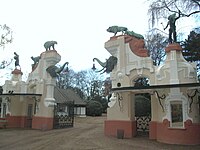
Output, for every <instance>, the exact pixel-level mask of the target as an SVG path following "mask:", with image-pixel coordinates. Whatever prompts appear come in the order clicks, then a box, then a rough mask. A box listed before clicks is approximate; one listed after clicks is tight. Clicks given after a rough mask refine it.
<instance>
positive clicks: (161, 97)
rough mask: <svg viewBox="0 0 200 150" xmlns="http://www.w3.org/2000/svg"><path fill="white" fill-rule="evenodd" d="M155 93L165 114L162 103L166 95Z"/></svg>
mask: <svg viewBox="0 0 200 150" xmlns="http://www.w3.org/2000/svg"><path fill="white" fill-rule="evenodd" d="M154 93H155V94H156V96H157V98H158V101H159V104H160V106H161V107H162V110H163V112H164V111H165V110H164V107H163V105H162V103H161V100H163V99H165V98H166V95H165V94H162V95H161V96H160V95H159V94H158V91H154Z"/></svg>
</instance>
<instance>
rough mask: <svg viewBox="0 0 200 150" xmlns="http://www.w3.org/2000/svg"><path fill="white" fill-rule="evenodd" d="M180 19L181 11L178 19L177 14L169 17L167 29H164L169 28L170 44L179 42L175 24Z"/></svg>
mask: <svg viewBox="0 0 200 150" xmlns="http://www.w3.org/2000/svg"><path fill="white" fill-rule="evenodd" d="M179 18H180V11H179V16H178V17H176V13H174V14H172V15H170V16H169V17H168V23H167V25H166V27H165V28H164V30H165V29H166V28H167V27H168V26H169V43H172V42H177V39H176V25H175V23H176V20H177V19H179ZM172 34H173V40H172Z"/></svg>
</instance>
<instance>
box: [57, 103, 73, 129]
mask: <svg viewBox="0 0 200 150" xmlns="http://www.w3.org/2000/svg"><path fill="white" fill-rule="evenodd" d="M73 125H74V102H73V101H71V102H67V103H57V105H55V106H54V129H59V128H68V127H73Z"/></svg>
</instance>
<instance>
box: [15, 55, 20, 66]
mask: <svg viewBox="0 0 200 150" xmlns="http://www.w3.org/2000/svg"><path fill="white" fill-rule="evenodd" d="M14 55H15V56H14V60H15V68H16V67H17V66H20V65H19V55H18V54H17V53H16V52H14Z"/></svg>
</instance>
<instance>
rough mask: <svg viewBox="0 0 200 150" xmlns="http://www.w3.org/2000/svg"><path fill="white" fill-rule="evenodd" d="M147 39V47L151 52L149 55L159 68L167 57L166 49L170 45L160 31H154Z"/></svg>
mask: <svg viewBox="0 0 200 150" xmlns="http://www.w3.org/2000/svg"><path fill="white" fill-rule="evenodd" d="M146 39H147V40H146V46H147V49H148V50H149V55H150V57H151V58H152V60H153V64H154V65H155V66H159V65H160V63H161V62H162V61H163V59H164V57H165V55H166V53H165V47H166V45H167V44H168V40H167V37H165V36H164V35H163V34H162V33H161V32H160V31H159V30H156V29H154V30H151V31H150V32H149V33H148V35H147V36H146Z"/></svg>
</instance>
